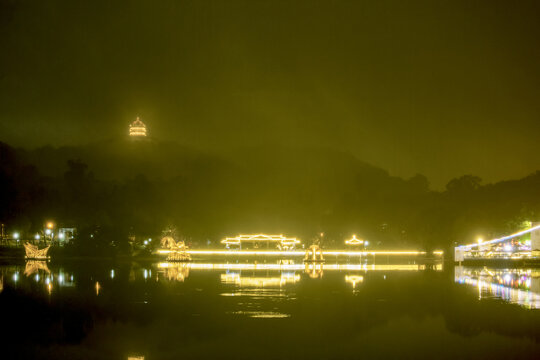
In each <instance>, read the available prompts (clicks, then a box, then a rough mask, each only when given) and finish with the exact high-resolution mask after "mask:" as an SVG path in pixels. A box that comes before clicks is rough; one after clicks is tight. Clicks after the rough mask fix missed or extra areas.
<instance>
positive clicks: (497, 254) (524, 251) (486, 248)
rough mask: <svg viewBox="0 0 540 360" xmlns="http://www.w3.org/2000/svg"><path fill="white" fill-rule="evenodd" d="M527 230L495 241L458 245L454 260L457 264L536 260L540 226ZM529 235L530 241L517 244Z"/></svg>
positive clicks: (539, 243)
mask: <svg viewBox="0 0 540 360" xmlns="http://www.w3.org/2000/svg"><path fill="white" fill-rule="evenodd" d="M533 225H534V226H532V227H531V228H529V229H526V230H523V231H519V232H517V233H515V234H511V235H507V236H503V237H500V238H497V239H492V240H488V241H483V239H481V238H480V239H478V240H477V241H476V242H475V243H472V244H468V245H460V246H457V247H455V248H454V260H455V261H457V262H461V261H465V260H468V259H477V260H480V259H514V260H519V259H531V258H538V255H539V252H538V249H537V248H538V247H540V224H538V223H535V224H533ZM529 233H530V234H531V241H530V242H529V241H527V242H526V243H525V244H522V243H520V242H519V237H520V236H523V235H526V234H529Z"/></svg>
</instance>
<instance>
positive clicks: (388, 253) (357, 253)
mask: <svg viewBox="0 0 540 360" xmlns="http://www.w3.org/2000/svg"><path fill="white" fill-rule="evenodd" d="M187 253H189V254H190V255H224V256H253V255H258V256H298V257H300V256H305V254H306V251H305V250H291V251H272V250H269V251H266V250H188V251H187ZM323 254H324V255H335V256H377V255H385V256H425V255H428V254H433V255H435V256H442V255H443V252H442V251H433V252H432V253H428V252H425V251H347V250H323Z"/></svg>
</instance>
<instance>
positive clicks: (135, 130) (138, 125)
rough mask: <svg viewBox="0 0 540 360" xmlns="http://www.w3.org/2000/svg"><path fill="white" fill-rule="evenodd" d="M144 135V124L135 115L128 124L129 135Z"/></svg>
mask: <svg viewBox="0 0 540 360" xmlns="http://www.w3.org/2000/svg"><path fill="white" fill-rule="evenodd" d="M146 135H147V134H146V125H145V124H144V123H143V122H142V121H141V119H139V117H138V116H137V120H135V121H134V122H132V123H131V124H130V125H129V136H130V137H132V138H135V139H137V138H145V137H146Z"/></svg>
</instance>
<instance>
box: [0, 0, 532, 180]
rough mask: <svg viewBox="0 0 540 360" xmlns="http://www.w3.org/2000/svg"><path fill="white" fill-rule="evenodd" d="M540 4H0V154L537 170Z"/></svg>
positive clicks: (447, 174) (431, 171)
mask: <svg viewBox="0 0 540 360" xmlns="http://www.w3.org/2000/svg"><path fill="white" fill-rule="evenodd" d="M539 19H540V2H538V1H518V2H509V1H493V0H489V1H470V0H465V1H403V0H398V1H381V0H377V1H316V0H307V1H292V0H289V1H278V0H271V1H260V0H246V1H235V0H222V1H204V0H193V1H179V0H178V1H177V0H175V1H126V2H124V1H116V0H115V1H112V0H111V1H52V0H49V1H16V0H2V1H0V34H1V36H0V141H4V142H7V143H8V144H11V145H16V146H24V147H35V146H40V145H45V144H52V145H68V144H69V145H79V144H87V143H92V142H96V141H102V140H105V139H111V138H115V137H122V136H125V134H126V132H127V126H128V124H129V122H131V121H133V120H134V119H135V117H136V116H140V117H141V118H142V119H143V120H144V121H145V122H146V123H147V125H148V127H149V131H150V132H151V135H152V136H153V137H154V138H155V139H163V140H175V141H178V142H179V143H180V144H184V145H186V146H189V147H193V148H197V149H202V150H207V151H213V152H220V153H226V152H228V151H230V150H232V149H235V148H239V147H243V146H252V145H263V146H269V148H271V146H322V147H329V148H335V149H340V150H345V151H349V152H351V153H353V154H354V155H356V156H357V157H358V158H360V159H362V160H364V161H366V162H369V163H372V164H373V165H376V166H380V167H382V168H384V169H387V170H388V171H390V173H391V174H393V175H398V176H404V177H409V176H412V175H414V174H415V173H422V174H425V175H426V176H427V177H428V178H429V179H430V181H431V182H432V184H433V185H434V186H435V187H442V186H443V185H444V184H445V183H446V182H447V181H448V180H450V179H451V178H453V177H456V176H460V175H463V174H466V173H472V174H475V175H478V176H480V177H482V178H483V179H484V181H485V182H491V181H499V180H503V179H511V178H518V177H522V176H525V175H527V174H529V173H531V172H533V171H535V170H538V169H540V158H539V156H538V146H539V131H540V102H539V95H540V81H539V80H540V65H539V64H540V45H539V42H538V39H539V35H540V21H539Z"/></svg>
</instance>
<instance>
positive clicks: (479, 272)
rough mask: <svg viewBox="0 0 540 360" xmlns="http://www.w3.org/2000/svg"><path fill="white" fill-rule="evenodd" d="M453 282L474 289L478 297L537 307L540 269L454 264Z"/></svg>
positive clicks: (539, 292)
mask: <svg viewBox="0 0 540 360" xmlns="http://www.w3.org/2000/svg"><path fill="white" fill-rule="evenodd" d="M455 281H456V282H458V283H460V284H467V285H471V286H474V287H477V288H478V298H479V299H485V298H498V299H502V300H504V301H507V302H510V303H513V304H518V305H521V306H524V307H526V308H529V309H540V270H538V269H495V268H488V267H483V268H478V267H464V266H456V267H455Z"/></svg>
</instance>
